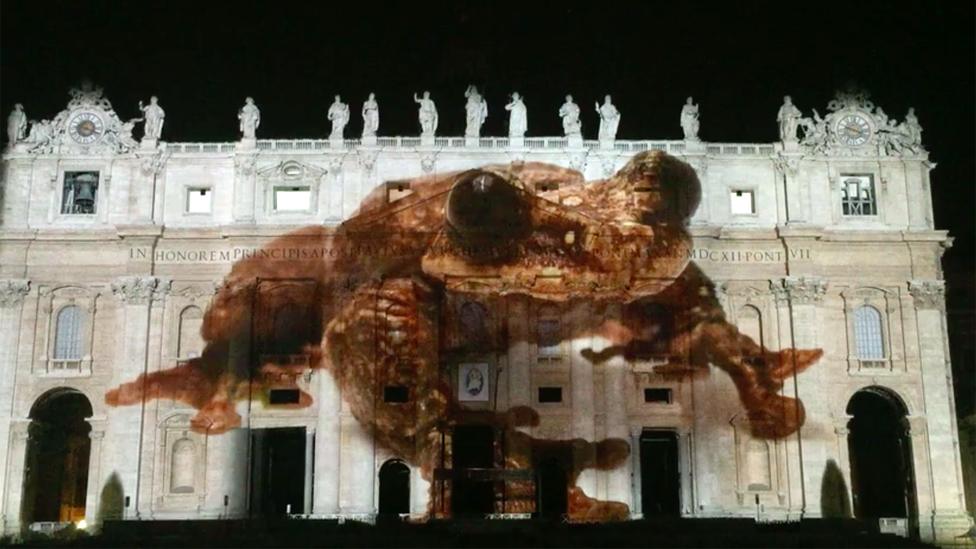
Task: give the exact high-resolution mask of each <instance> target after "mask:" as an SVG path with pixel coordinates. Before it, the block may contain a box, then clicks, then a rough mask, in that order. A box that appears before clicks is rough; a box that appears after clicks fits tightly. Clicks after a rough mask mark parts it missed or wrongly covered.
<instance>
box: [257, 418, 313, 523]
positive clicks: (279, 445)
mask: <svg viewBox="0 0 976 549" xmlns="http://www.w3.org/2000/svg"><path fill="white" fill-rule="evenodd" d="M250 501H251V504H250V509H251V516H280V515H284V514H286V513H292V514H298V513H304V512H305V508H304V506H305V428H304V427H285V428H276V429H253V430H252V431H251V500H250Z"/></svg>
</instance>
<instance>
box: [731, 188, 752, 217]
mask: <svg viewBox="0 0 976 549" xmlns="http://www.w3.org/2000/svg"><path fill="white" fill-rule="evenodd" d="M729 200H730V202H729V204H730V207H731V208H732V215H752V214H754V213H756V200H755V196H754V194H753V192H752V191H744V190H732V191H730V192H729Z"/></svg>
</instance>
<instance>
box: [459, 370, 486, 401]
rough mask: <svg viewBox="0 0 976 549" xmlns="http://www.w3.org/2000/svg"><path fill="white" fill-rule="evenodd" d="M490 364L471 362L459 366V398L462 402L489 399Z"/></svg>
mask: <svg viewBox="0 0 976 549" xmlns="http://www.w3.org/2000/svg"><path fill="white" fill-rule="evenodd" d="M488 380H489V377H488V364H486V363H483V362H479V363H470V364H461V365H459V366H458V400H459V401H461V402H487V401H488Z"/></svg>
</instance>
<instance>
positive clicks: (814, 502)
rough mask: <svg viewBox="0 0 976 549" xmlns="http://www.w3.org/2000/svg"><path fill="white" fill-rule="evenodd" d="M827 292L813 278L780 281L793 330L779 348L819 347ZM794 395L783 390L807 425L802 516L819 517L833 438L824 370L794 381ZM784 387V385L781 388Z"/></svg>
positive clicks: (802, 441) (802, 443)
mask: <svg viewBox="0 0 976 549" xmlns="http://www.w3.org/2000/svg"><path fill="white" fill-rule="evenodd" d="M826 292H827V282H826V281H825V280H823V279H821V278H816V277H799V278H797V277H787V278H785V279H783V281H782V286H781V290H779V293H780V294H781V296H783V295H785V297H786V302H787V305H788V309H787V311H788V316H787V319H788V321H789V322H790V324H791V328H792V335H793V337H792V340H791V339H785V340H780V347H781V348H787V347H790V346H792V347H794V348H796V349H816V348H819V347H821V345H820V344H819V342H818V334H817V322H818V319H817V306H818V305H819V304H820V303H821V301H822V300H823V296H824V294H825V293H826ZM796 384H797V385H796V395H793V394H789V392H787V391H784V394H786V396H790V397H793V396H798V397H799V398H800V400H801V401H802V402H803V407H804V408H805V409H806V423H804V424H803V426H802V427H800V430H799V432H798V439H799V451H800V455H799V459H800V460H802V467H803V469H802V470H803V476H802V490H803V501H804V507H803V510H802V513H803V516H804V517H814V518H817V517H820V515H821V507H820V485H821V484H822V481H823V473H824V467H825V464H826V463H827V458H828V457H829V452H828V451H827V443H828V440H829V439H830V438H832V436H833V435H832V434H831V432H832V430H833V425H828V424H827V423H826V422H827V421H828V418H829V417H830V408H829V397H830V395H828V394H826V393H825V392H824V390H823V388H824V387H826V371H825V370H824V367H823V366H818V365H814V366H812V367H810V368H808V369H807V370H806V371H805V372H802V373H800V374H799V375H798V376H797V378H796ZM784 388H785V386H784Z"/></svg>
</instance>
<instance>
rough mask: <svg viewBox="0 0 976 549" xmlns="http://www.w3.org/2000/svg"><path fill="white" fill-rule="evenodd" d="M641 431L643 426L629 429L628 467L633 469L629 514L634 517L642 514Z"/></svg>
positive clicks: (640, 516)
mask: <svg viewBox="0 0 976 549" xmlns="http://www.w3.org/2000/svg"><path fill="white" fill-rule="evenodd" d="M643 432H644V428H643V427H640V426H637V427H631V429H630V467H631V471H633V474H632V475H631V481H630V490H631V501H632V502H633V505H631V506H630V516H631V517H632V518H635V519H637V518H642V517H643V516H644V502H643V494H642V493H641V484H642V482H643V480H642V478H641V473H642V471H641V467H640V452H641V447H640V438H641V434H642V433H643Z"/></svg>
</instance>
